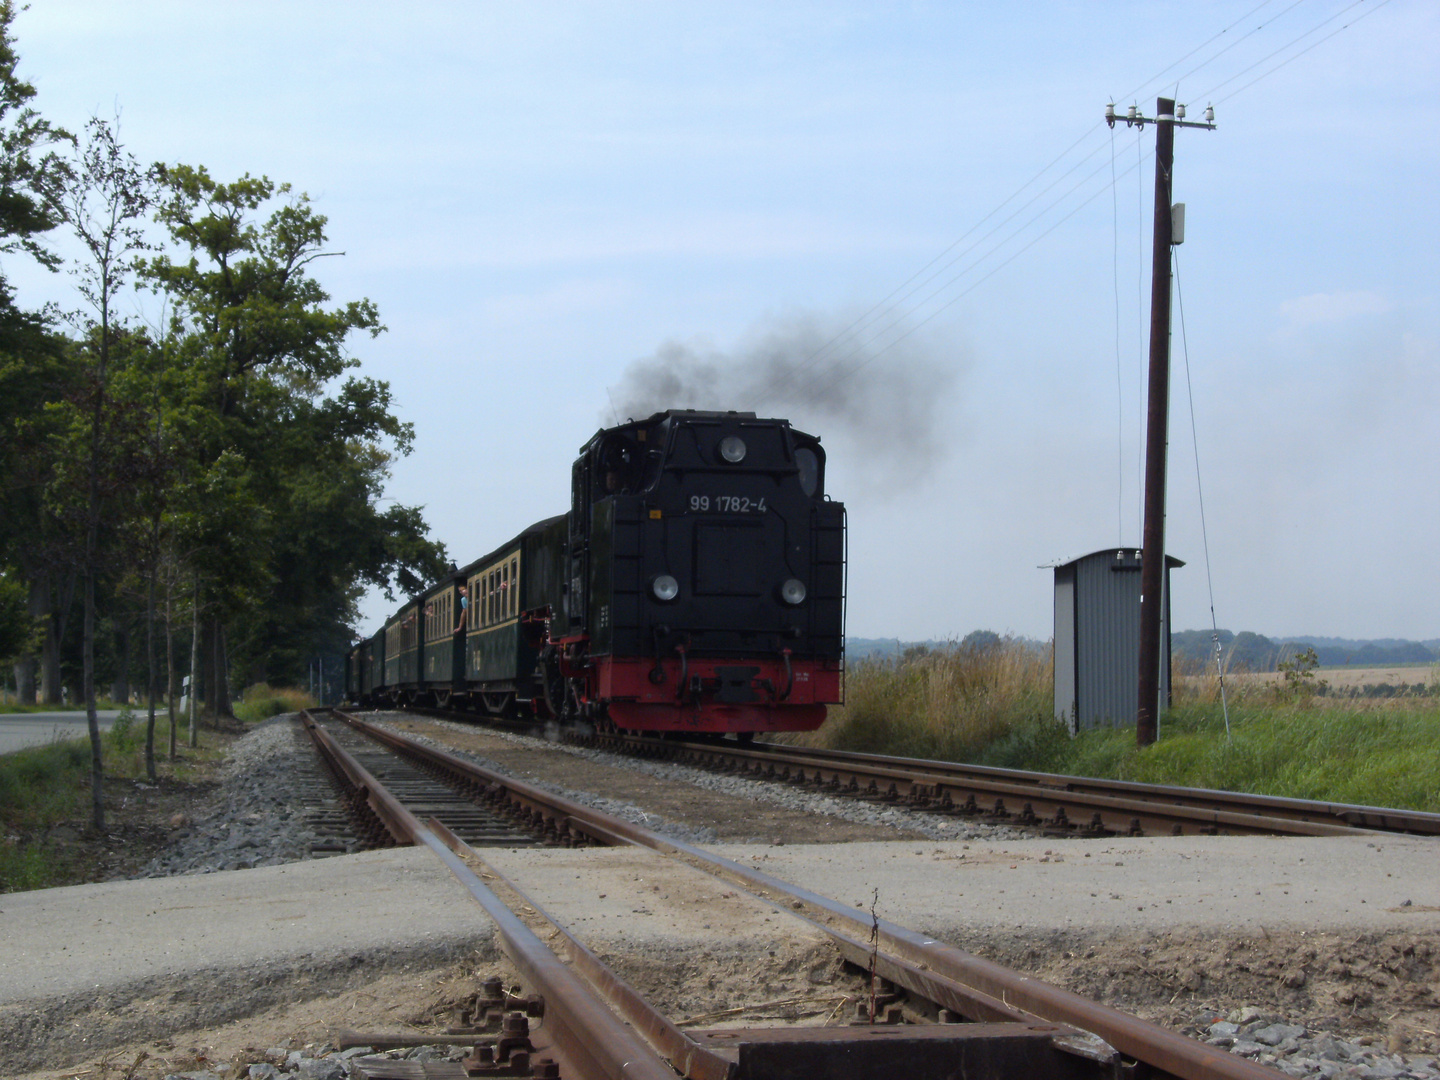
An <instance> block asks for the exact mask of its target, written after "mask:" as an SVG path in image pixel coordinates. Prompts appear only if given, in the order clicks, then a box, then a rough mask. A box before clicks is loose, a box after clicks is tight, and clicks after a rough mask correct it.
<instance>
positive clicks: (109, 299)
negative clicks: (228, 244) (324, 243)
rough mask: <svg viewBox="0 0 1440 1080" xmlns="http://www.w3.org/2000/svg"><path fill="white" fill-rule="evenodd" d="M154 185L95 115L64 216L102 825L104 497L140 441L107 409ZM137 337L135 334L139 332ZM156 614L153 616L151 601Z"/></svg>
mask: <svg viewBox="0 0 1440 1080" xmlns="http://www.w3.org/2000/svg"><path fill="white" fill-rule="evenodd" d="M151 187H152V180H151V178H150V175H149V174H148V172H147V171H146V170H144V169H142V168H141V167H140V165H139V164H138V162H136V160H135V158H134V157H133V156H132V155H131V154H129V153H127V152H126V151H125V150H124V149H123V148H122V147H121V146H120V142H119V138H118V136H117V134H116V131H115V125H113V124H110V123H107V122H105V121H103V120H101V119H99V118H98V117H95V118H92V119H91V120H90V122H89V123H88V124H87V125H86V139H85V142H84V144H83V145H82V146H81V147H79V150H78V154H77V160H76V162H75V165H74V168H73V173H72V181H71V183H70V184H69V185H68V186H67V187H66V189H65V195H64V209H65V216H66V220H67V221H68V222H69V224H70V227H71V228H72V229H73V230H74V233H75V236H76V237H77V238H78V239H79V240H80V242H81V243H82V244H83V245H84V248H85V254H86V256H87V259H86V261H83V262H80V263H77V264H76V266H75V268H74V275H75V279H76V288H77V289H78V290H79V292H80V295H81V296H82V297H83V298H84V299H85V301H86V302H87V303H88V304H89V305H90V307H91V308H92V310H93V311H94V316H93V318H92V320H90V321H89V323H88V327H87V329H88V333H87V334H86V335H85V337H84V338H83V339H82V343H81V347H82V355H83V356H84V358H85V361H86V367H87V370H86V376H87V378H86V383H87V385H86V386H85V388H84V395H83V398H82V400H81V401H80V402H78V403H77V404H80V405H81V406H82V408H83V411H84V413H85V414H86V416H87V418H88V422H89V423H88V427H89V432H88V435H89V437H88V445H87V446H86V447H85V448H84V451H83V454H84V470H85V519H84V520H85V546H84V555H83V561H82V564H81V569H82V573H83V575H84V581H85V595H84V628H83V631H82V633H83V643H82V670H83V693H84V696H85V712H86V716H87V718H88V720H89V726H90V751H91V770H90V776H91V820H92V822H93V823H94V825H95V828H96V829H103V828H104V827H105V799H104V784H103V780H104V773H103V770H102V761H101V754H102V747H101V742H100V723H99V719H98V717H97V715H96V711H95V576H96V573H97V564H98V561H99V558H100V530H101V524H102V518H103V516H104V514H105V510H106V506H105V503H106V498H107V496H109V495H112V494H114V493H115V492H116V490H117V489H123V488H125V487H126V486H127V481H128V480H130V479H131V478H130V477H126V476H124V475H123V474H121V473H120V472H119V471H118V470H117V464H118V463H119V462H120V461H121V460H122V458H123V457H124V455H122V454H120V453H117V449H118V446H117V443H120V442H124V443H126V444H127V445H130V446H133V445H134V441H133V440H132V439H128V438H126V437H127V436H130V435H132V434H133V429H132V428H130V427H127V426H126V425H124V424H120V425H117V424H114V423H112V422H109V421H111V420H113V417H108V416H107V411H110V409H111V406H112V399H111V395H110V385H109V383H110V375H111V371H110V366H111V355H112V352H113V351H114V350H115V349H116V347H117V338H118V337H119V336H120V335H121V332H122V331H121V328H120V327H118V326H117V325H116V323H115V320H114V318H113V315H112V307H113V304H114V301H115V298H116V296H117V295H119V293H120V291H121V289H123V288H124V287H125V286H126V285H127V284H128V282H129V280H130V277H131V273H132V270H133V260H134V258H135V257H136V256H137V255H138V254H139V253H140V252H141V251H144V250H146V249H147V248H148V247H149V246H150V245H149V244H148V243H147V242H146V239H145V233H144V227H143V224H142V223H143V221H144V218H145V215H146V213H147V211H148V210H149V206H150V190H151ZM131 340H132V342H133V340H134V338H133V336H131ZM142 347H143V344H142ZM117 434H118V436H119V438H118V439H117V438H116V437H115V436H116V435H117ZM152 599H153V598H152ZM151 615H152V619H153V608H152V612H151ZM152 683H153V680H152Z"/></svg>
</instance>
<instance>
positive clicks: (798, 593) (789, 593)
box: [780, 577, 805, 606]
mask: <svg viewBox="0 0 1440 1080" xmlns="http://www.w3.org/2000/svg"><path fill="white" fill-rule="evenodd" d="M780 599H781V600H784V601H785V603H787V604H790V605H792V606H793V605H795V604H802V603H804V602H805V583H804V582H803V581H801V580H800V579H799V578H793V577H792V578H787V579H786V581H785V584H783V585H781V586H780Z"/></svg>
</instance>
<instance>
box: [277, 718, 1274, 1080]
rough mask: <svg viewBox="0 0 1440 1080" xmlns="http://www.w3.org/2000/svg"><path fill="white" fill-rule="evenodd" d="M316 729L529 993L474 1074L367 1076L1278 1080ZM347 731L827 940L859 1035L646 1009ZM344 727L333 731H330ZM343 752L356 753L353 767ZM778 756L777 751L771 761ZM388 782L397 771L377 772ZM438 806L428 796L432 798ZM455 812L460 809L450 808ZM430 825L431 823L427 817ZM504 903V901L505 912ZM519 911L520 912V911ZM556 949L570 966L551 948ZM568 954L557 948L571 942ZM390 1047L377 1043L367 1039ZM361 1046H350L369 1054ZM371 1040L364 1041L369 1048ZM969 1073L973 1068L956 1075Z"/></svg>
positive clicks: (787, 889) (525, 789) (940, 949)
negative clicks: (843, 970)
mask: <svg viewBox="0 0 1440 1080" xmlns="http://www.w3.org/2000/svg"><path fill="white" fill-rule="evenodd" d="M333 717H334V719H333V720H327V721H323V722H317V720H316V719H315V718H314V717H313V716H307V718H306V720H305V723H306V727H307V730H309V731H310V733H311V736H312V738H313V739H315V741H316V744H317V747H318V748H319V749H320V750H321V752H322V754H323V755H324V756H325V758H326V760H327V762H329V763H330V765H329V767H330V768H332V769H333V770H334V771H335V772H336V773H337V775H339V776H343V778H344V779H343V783H344V784H345V785H347V790H348V791H349V792H350V793H351V799H350V802H351V803H352V804H357V805H359V804H363V807H364V812H365V813H366V814H368V815H370V818H371V819H373V821H374V822H376V823H379V827H381V828H383V829H384V830H385V831H386V833H387V834H388V835H389V838H390V842H392V843H414V844H419V845H423V846H425V847H427V848H429V849H430V850H431V851H433V852H434V853H435V854H436V856H437V857H439V858H440V859H442V860H443V861H444V862H445V863H446V865H447V866H448V867H449V868H450V870H451V872H452V873H453V874H454V876H455V877H456V878H457V879H459V880H460V881H461V882H462V883H463V884H464V885H465V887H466V888H467V889H468V890H469V891H470V894H471V895H472V896H473V897H474V899H475V900H476V901H477V902H478V903H479V904H480V905H481V906H482V907H483V908H484V909H485V911H486V912H487V913H488V914H489V915H490V917H491V918H492V919H493V920H494V921H495V924H496V926H497V928H498V930H499V934H500V937H501V939H502V941H503V943H504V949H505V951H506V953H507V955H508V956H509V957H510V959H511V960H512V961H513V963H514V964H515V967H516V969H517V970H518V971H519V972H520V973H521V978H522V980H523V982H524V987H523V989H524V990H525V991H526V993H524V994H523V995H522V994H521V993H520V992H519V989H520V988H517V989H516V990H514V991H510V992H506V991H505V990H504V989H503V988H502V987H500V986H499V985H498V984H496V985H494V986H491V987H489V988H488V990H487V994H488V997H487V999H486V1000H485V1001H482V1002H479V1003H477V1016H476V1019H477V1020H478V1021H479V1022H478V1023H476V1024H475V1025H474V1028H473V1030H471V1031H469V1032H465V1033H464V1034H465V1035H466V1036H467V1038H468V1037H471V1036H473V1039H474V1049H473V1050H472V1052H471V1055H470V1056H469V1057H468V1058H467V1059H466V1060H465V1061H464V1062H461V1063H459V1064H453V1063H449V1062H416V1061H399V1062H396V1061H388V1060H383V1059H378V1058H357V1059H355V1060H354V1061H353V1062H352V1071H351V1075H352V1076H353V1077H356V1078H357V1080H421V1078H432V1080H459V1078H460V1077H463V1076H530V1077H564V1078H569V1080H600V1078H602V1077H603V1078H620V1077H627V1078H652V1077H653V1078H655V1080H660V1078H670V1080H673V1078H674V1077H675V1076H676V1075H677V1074H678V1075H681V1076H685V1077H689V1078H693V1080H751V1078H753V1080H760V1078H762V1077H766V1078H781V1077H797V1078H798V1077H818V1076H845V1077H849V1078H854V1080H869V1078H872V1077H873V1078H875V1080H880V1078H882V1077H883V1078H887V1080H888V1078H890V1077H895V1076H904V1077H906V1078H908V1080H929V1078H932V1077H933V1078H936V1080H939V1078H941V1077H952V1076H955V1075H961V1074H963V1075H965V1076H967V1077H972V1078H986V1077H994V1078H1001V1077H1018V1076H1056V1077H1076V1078H1081V1077H1141V1076H1144V1077H1156V1078H1168V1077H1186V1078H1195V1080H1198V1078H1201V1077H1226V1078H1237V1080H1239V1078H1252V1080H1260V1078H1263V1077H1274V1076H1276V1075H1278V1074H1277V1073H1276V1072H1274V1071H1273V1070H1270V1069H1266V1068H1264V1067H1261V1066H1259V1065H1257V1064H1255V1063H1253V1062H1250V1061H1247V1060H1245V1059H1243V1058H1239V1057H1234V1056H1231V1055H1230V1054H1227V1053H1226V1052H1224V1051H1223V1050H1220V1049H1218V1048H1216V1047H1214V1046H1209V1045H1206V1044H1204V1043H1199V1042H1195V1041H1193V1040H1190V1039H1187V1038H1184V1037H1183V1036H1180V1035H1177V1034H1175V1033H1173V1032H1169V1031H1166V1030H1165V1029H1163V1028H1160V1027H1158V1026H1156V1025H1153V1024H1149V1023H1147V1022H1145V1021H1141V1020H1139V1019H1137V1018H1135V1017H1133V1016H1129V1015H1126V1014H1124V1013H1121V1012H1118V1011H1116V1010H1114V1009H1111V1008H1108V1007H1106V1006H1103V1005H1099V1004H1097V1003H1094V1002H1091V1001H1088V1000H1086V999H1084V998H1082V997H1080V996H1078V995H1075V994H1072V993H1070V992H1068V991H1064V990H1061V989H1059V988H1057V987H1053V986H1050V985H1048V984H1045V983H1042V982H1039V981H1038V980H1035V979H1031V978H1028V977H1025V976H1022V975H1019V974H1018V973H1016V972H1013V971H1009V970H1007V969H1005V968H1002V967H1000V966H999V965H996V964H992V963H989V962H988V961H984V960H981V959H979V958H978V957H975V956H972V955H970V954H968V953H965V952H963V951H961V950H959V949H956V948H953V947H951V946H948V945H945V944H943V943H941V942H937V941H935V940H933V939H930V938H928V937H925V936H924V935H920V934H917V933H914V932H913V931H910V930H907V929H905V928H903V927H901V926H898V925H895V924H893V923H889V922H887V921H886V920H884V919H880V918H877V917H876V916H875V915H874V914H873V913H871V914H868V915H867V914H866V913H864V912H857V911H856V910H854V909H852V908H848V907H846V906H845V905H843V904H841V903H839V902H838V901H835V900H832V899H829V898H827V897H824V896H820V895H818V894H815V893H812V892H809V891H807V890H804V889H801V888H798V887H795V886H792V885H789V884H787V883H785V882H782V881H780V880H778V879H776V878H774V877H771V876H769V875H766V874H764V873H762V872H760V871H758V870H755V869H752V868H749V867H746V866H743V865H740V864H738V863H735V862H732V861H730V860H727V859H724V858H721V857H719V856H716V855H713V854H711V853H709V852H707V851H704V850H703V849H700V848H696V847H693V846H690V845H687V844H684V843H680V842H677V841H674V840H671V839H667V838H665V837H663V836H660V835H658V834H655V833H652V832H650V831H649V830H646V829H643V828H640V827H639V826H636V825H632V824H630V823H628V822H624V821H621V820H619V819H617V818H614V817H612V816H610V815H607V814H605V813H603V812H600V811H597V810H593V809H590V808H587V807H584V806H580V805H577V804H574V803H570V802H568V801H566V800H564V799H561V798H559V797H557V796H554V795H550V794H549V793H546V792H543V791H539V790H538V789H534V788H531V787H529V786H528V785H525V784H523V783H520V782H518V781H515V780H513V779H511V778H508V777H503V776H500V775H498V774H493V773H490V772H488V771H487V770H484V769H482V768H480V767H478V766H475V765H473V764H471V763H469V762H467V761H465V760H463V759H461V758H457V757H455V756H454V755H451V754H447V753H445V752H443V751H440V750H436V749H433V748H430V747H427V746H424V745H422V744H420V743H416V742H414V741H412V740H409V739H406V738H404V737H402V736H399V735H396V734H394V733H393V732H389V731H386V730H384V729H381V728H377V727H374V726H373V725H368V724H365V723H364V722H363V721H360V720H358V719H356V718H354V717H350V716H348V715H347V714H343V713H335V714H333ZM339 722H343V723H344V724H345V725H346V727H348V728H349V729H351V730H352V731H353V732H357V733H361V734H363V735H364V736H365V737H366V738H367V739H370V740H374V741H375V743H377V744H383V745H384V746H385V747H386V748H387V749H388V750H390V751H393V752H394V753H395V754H397V755H400V756H401V757H403V759H404V760H405V761H406V762H407V763H408V764H409V765H410V766H411V767H413V768H414V769H415V770H417V771H418V772H420V773H422V774H424V775H426V776H428V777H431V778H440V777H444V778H445V779H444V781H443V783H444V786H445V787H446V788H447V789H449V790H452V791H453V790H459V791H462V792H464V793H465V795H466V796H467V797H469V798H472V799H476V800H479V801H480V802H482V803H485V804H486V805H488V806H490V807H492V808H495V809H498V810H499V812H500V813H502V814H503V815H504V816H506V817H509V818H511V819H512V820H515V819H522V820H523V821H524V823H525V824H526V826H527V828H528V829H529V830H530V831H531V832H533V833H534V834H536V835H537V836H539V837H540V838H541V841H542V842H545V843H550V844H570V845H574V844H606V845H628V846H630V847H632V848H640V849H644V850H645V851H646V852H649V853H652V854H653V857H655V858H659V859H662V860H664V862H665V864H666V865H670V866H672V867H673V870H674V872H675V873H681V872H682V871H683V872H690V873H693V872H696V871H698V872H701V873H704V874H707V875H710V876H711V877H713V878H715V879H717V880H718V882H720V883H723V885H725V886H726V887H728V888H730V889H734V890H743V892H744V893H745V894H746V895H747V896H748V897H750V898H752V899H753V902H755V903H756V904H760V905H767V906H768V909H769V910H771V911H772V912H774V913H779V914H783V915H784V916H785V917H786V918H789V919H795V920H799V921H800V922H801V923H803V924H804V925H805V927H806V932H807V933H812V934H815V935H819V936H822V937H823V938H824V939H826V940H828V941H829V942H830V943H831V945H833V947H834V948H835V950H837V951H838V953H839V954H840V955H841V956H842V957H843V958H844V959H845V961H846V962H847V963H848V964H849V965H850V966H851V967H852V969H853V970H854V971H855V972H857V973H859V975H860V976H861V978H862V980H863V985H864V986H865V988H866V993H865V994H862V995H860V997H859V1000H858V1002H857V1016H856V1021H855V1022H849V1023H844V1024H842V1025H841V1026H821V1027H793V1026H792V1027H781V1028H760V1029H756V1028H742V1029H736V1028H728V1029H698V1030H697V1029H694V1028H685V1027H682V1026H681V1025H680V1024H679V1023H677V1022H675V1021H672V1020H671V1019H670V1018H668V1017H667V1016H665V1015H664V1014H663V1013H662V1012H660V1011H659V1010H657V1009H656V1008H654V1007H653V1006H652V1005H650V1004H649V1003H648V1002H646V1001H645V1000H644V999H643V998H642V997H641V996H640V995H639V994H638V993H637V992H636V991H635V990H634V989H633V988H632V987H630V986H628V985H627V984H626V983H625V982H624V981H623V980H622V979H621V978H620V977H619V976H618V975H616V974H615V973H614V972H613V971H612V970H610V969H609V968H607V967H606V966H605V965H604V964H602V963H601V961H600V960H599V959H598V958H597V957H596V956H595V954H594V953H592V952H591V951H590V950H589V949H588V948H586V946H585V945H584V944H583V943H582V942H581V941H580V940H579V939H578V938H577V937H576V936H575V935H574V934H573V933H572V932H571V931H570V930H568V929H566V928H565V927H563V926H561V925H559V923H558V922H556V921H555V919H554V918H552V917H551V916H549V915H547V914H546V912H545V909H544V908H543V907H542V906H541V903H540V901H539V900H537V899H536V898H533V897H530V896H527V895H525V894H524V893H523V892H522V891H521V890H520V889H519V888H518V887H517V886H516V885H515V883H514V882H513V881H511V880H510V879H509V878H507V877H506V875H505V874H504V873H502V872H501V871H500V870H498V869H497V868H496V867H495V866H494V865H492V864H491V863H489V862H487V861H486V859H485V858H484V856H483V855H482V854H481V852H480V850H477V849H476V848H475V847H473V846H471V845H470V844H467V843H466V842H465V841H464V840H463V839H461V838H460V837H459V836H457V835H456V834H455V833H454V832H453V831H452V830H451V829H450V828H448V827H447V826H446V825H445V824H444V823H443V822H442V821H441V820H440V819H439V817H438V816H437V815H432V816H430V817H429V818H428V819H426V820H424V821H422V820H421V819H420V817H419V816H418V815H417V814H416V813H415V812H414V810H413V809H412V808H410V807H407V805H406V799H407V798H410V797H414V796H413V794H412V795H410V796H402V795H399V794H397V793H395V792H392V791H390V790H387V788H386V786H385V785H384V784H383V783H382V782H381V780H380V779H379V778H378V777H377V775H376V774H375V773H373V772H372V771H371V770H370V769H368V768H367V767H366V766H365V765H364V764H363V763H362V761H361V758H362V757H364V756H366V755H367V754H371V753H373V751H371V750H370V749H369V748H367V747H364V746H363V745H362V744H355V743H353V742H352V741H351V737H350V735H349V734H348V733H342V731H341V730H340V729H339V726H338V724H339ZM329 729H335V730H334V731H331V730H329ZM342 743H346V744H349V745H351V746H354V748H355V749H357V750H359V751H360V753H359V754H358V755H357V754H352V753H351V752H350V751H349V750H348V749H347V747H346V745H342ZM762 752H763V751H762ZM372 763H373V764H377V765H378V766H380V768H381V771H385V770H386V769H388V768H391V766H388V765H385V764H384V763H383V760H382V761H374V760H373V759H372ZM421 798H422V800H423V799H428V798H430V796H429V795H425V796H421ZM442 809H445V808H443V807H442ZM422 812H423V811H422ZM502 896H503V899H502ZM517 912H518V914H517ZM547 942H548V943H551V944H554V945H555V947H556V949H558V951H559V953H560V954H563V957H564V959H563V960H562V958H561V955H557V952H556V951H552V949H551V948H550V947H549V945H547V944H546V943H547ZM557 943H558V944H557ZM363 1039H369V1040H371V1042H370V1044H371V1045H374V1044H376V1043H378V1042H383V1039H382V1038H381V1037H378V1036H375V1035H364V1036H361V1035H356V1036H354V1040H363ZM354 1040H352V1041H354ZM356 1044H357V1045H358V1044H360V1043H359V1042H357V1043H356ZM957 1070H959V1071H958V1073H957Z"/></svg>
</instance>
